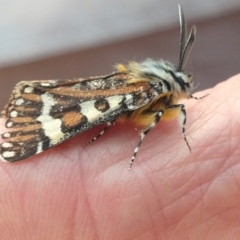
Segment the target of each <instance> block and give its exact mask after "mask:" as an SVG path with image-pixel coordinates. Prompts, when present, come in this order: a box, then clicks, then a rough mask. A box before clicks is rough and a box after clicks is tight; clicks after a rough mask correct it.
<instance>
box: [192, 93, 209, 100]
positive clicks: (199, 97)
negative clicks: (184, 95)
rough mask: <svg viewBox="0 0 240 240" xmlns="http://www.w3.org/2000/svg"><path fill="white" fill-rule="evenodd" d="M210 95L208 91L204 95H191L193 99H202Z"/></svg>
mask: <svg viewBox="0 0 240 240" xmlns="http://www.w3.org/2000/svg"><path fill="white" fill-rule="evenodd" d="M208 95H209V93H207V94H205V95H203V96H201V97H194V96H193V95H191V96H190V97H191V98H193V99H195V100H200V99H203V98H205V97H206V96H208Z"/></svg>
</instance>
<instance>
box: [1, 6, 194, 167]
mask: <svg viewBox="0 0 240 240" xmlns="http://www.w3.org/2000/svg"><path fill="white" fill-rule="evenodd" d="M179 19H180V57H179V64H178V67H177V68H176V67H174V66H173V65H172V64H171V63H169V62H167V61H163V60H157V61H155V60H152V59H147V60H145V61H143V62H140V63H136V62H130V63H129V64H128V65H126V66H124V65H118V66H117V72H115V73H112V74H110V75H106V76H99V77H90V78H86V79H82V78H79V79H68V80H43V81H30V82H27V81H24V82H21V83H19V84H17V86H16V87H15V89H14V90H13V93H12V95H11V98H10V101H9V103H8V104H7V106H6V107H5V110H4V111H3V117H4V118H5V119H6V128H7V129H8V131H7V132H5V133H3V134H2V139H3V142H2V143H1V144H0V158H1V159H2V160H4V161H8V162H15V161H19V160H22V159H26V158H28V157H31V156H33V155H35V154H38V153H41V152H43V151H44V150H46V149H48V148H50V147H53V146H55V145H57V144H59V143H61V142H63V141H64V140H66V139H69V138H71V137H73V136H75V135H76V134H78V133H81V132H83V131H86V130H88V129H90V128H92V127H94V126H96V125H99V124H102V123H106V125H107V126H106V127H105V128H104V129H103V131H101V132H100V133H99V134H98V135H97V136H96V137H95V138H93V139H92V140H90V141H89V142H87V144H89V143H92V142H93V141H95V140H96V139H98V138H99V137H100V136H102V135H103V133H104V132H105V131H106V130H107V129H108V128H109V127H110V126H111V125H112V123H113V122H114V121H116V120H118V119H125V120H129V121H133V122H134V123H135V124H137V125H140V126H141V127H142V128H141V129H142V130H141V131H140V139H139V142H138V144H137V147H136V148H135V150H134V153H133V156H132V158H131V161H130V167H129V168H131V166H132V164H133V162H134V159H135V157H136V155H137V152H138V150H139V148H140V145H141V144H142V142H143V140H144V138H145V136H146V135H147V133H148V132H149V131H150V130H151V129H153V128H154V127H155V126H156V125H157V123H158V122H159V121H160V119H161V118H163V119H170V118H174V117H178V119H179V121H180V125H181V127H182V133H183V136H184V140H185V142H186V143H187V145H188V147H189V149H190V146H189V144H188V142H187V139H186V136H185V123H186V111H185V107H184V105H183V104H178V101H179V100H180V99H181V98H191V97H192V98H193V96H192V95H191V94H192V90H193V82H192V77H191V75H188V74H186V73H184V72H183V70H182V68H183V67H184V65H185V62H186V60H187V57H188V55H189V53H190V51H191V48H192V45H193V43H194V41H195V34H196V28H195V26H194V27H193V28H192V30H191V33H190V35H189V38H188V40H187V42H186V28H185V20H184V15H183V11H182V9H181V6H180V5H179Z"/></svg>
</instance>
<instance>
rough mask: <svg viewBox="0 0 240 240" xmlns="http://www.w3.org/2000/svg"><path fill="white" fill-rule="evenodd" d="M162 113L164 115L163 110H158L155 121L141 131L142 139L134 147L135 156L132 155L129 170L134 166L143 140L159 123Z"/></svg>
mask: <svg viewBox="0 0 240 240" xmlns="http://www.w3.org/2000/svg"><path fill="white" fill-rule="evenodd" d="M162 115H163V110H160V111H157V112H156V115H155V120H154V122H152V123H151V124H150V125H149V126H148V127H147V128H145V129H144V130H142V131H141V133H140V140H139V142H138V145H137V146H136V148H135V149H134V152H133V156H132V159H131V161H130V164H129V168H128V169H129V170H130V169H131V168H132V165H133V162H134V160H135V158H136V155H137V153H138V150H139V148H140V146H141V144H142V142H143V139H144V138H145V136H146V135H147V134H148V133H149V131H150V130H151V129H153V128H154V127H155V126H156V125H157V124H158V122H159V121H160V119H161V116H162Z"/></svg>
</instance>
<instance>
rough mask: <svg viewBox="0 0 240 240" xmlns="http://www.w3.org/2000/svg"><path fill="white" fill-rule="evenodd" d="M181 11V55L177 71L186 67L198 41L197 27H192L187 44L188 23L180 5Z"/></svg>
mask: <svg viewBox="0 0 240 240" xmlns="http://www.w3.org/2000/svg"><path fill="white" fill-rule="evenodd" d="M178 10H179V22H180V55H179V65H178V68H177V71H182V68H183V67H184V65H185V63H186V61H187V58H188V56H189V54H190V52H191V49H192V47H193V43H194V42H195V39H196V26H194V25H193V26H192V28H191V31H190V34H189V37H188V39H187V42H186V32H187V28H186V23H185V18H184V14H183V10H182V8H181V6H180V5H178Z"/></svg>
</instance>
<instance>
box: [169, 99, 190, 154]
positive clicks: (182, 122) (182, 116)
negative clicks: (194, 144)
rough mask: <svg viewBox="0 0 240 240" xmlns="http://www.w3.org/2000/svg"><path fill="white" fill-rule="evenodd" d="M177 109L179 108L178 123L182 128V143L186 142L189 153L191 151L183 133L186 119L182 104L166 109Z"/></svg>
mask: <svg viewBox="0 0 240 240" xmlns="http://www.w3.org/2000/svg"><path fill="white" fill-rule="evenodd" d="M177 108H180V113H179V116H178V121H179V123H180V126H181V127H182V135H183V138H184V141H185V142H186V144H187V146H188V148H189V151H190V152H191V151H192V150H191V147H190V145H189V143H188V140H187V137H186V133H185V125H186V118H187V114H186V110H185V106H184V105H183V104H175V105H171V106H168V107H167V108H166V109H177Z"/></svg>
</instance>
